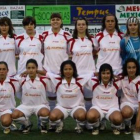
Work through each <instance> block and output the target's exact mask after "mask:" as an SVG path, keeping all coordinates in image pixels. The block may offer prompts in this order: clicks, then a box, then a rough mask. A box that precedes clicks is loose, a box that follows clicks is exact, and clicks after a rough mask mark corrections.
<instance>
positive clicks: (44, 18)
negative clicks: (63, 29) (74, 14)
mask: <svg viewBox="0 0 140 140" xmlns="http://www.w3.org/2000/svg"><path fill="white" fill-rule="evenodd" d="M52 13H60V14H61V16H62V19H63V23H64V24H70V6H69V5H56V6H54V5H49V6H48V5H47V6H43V5H41V6H40V5H39V6H38V5H36V6H29V5H27V6H26V15H28V16H33V17H35V19H36V22H37V24H38V25H43V24H50V16H51V14H52Z"/></svg>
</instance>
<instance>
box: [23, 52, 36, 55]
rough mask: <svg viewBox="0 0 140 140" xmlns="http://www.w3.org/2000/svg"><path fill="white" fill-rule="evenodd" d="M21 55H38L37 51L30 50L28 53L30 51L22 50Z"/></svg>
mask: <svg viewBox="0 0 140 140" xmlns="http://www.w3.org/2000/svg"><path fill="white" fill-rule="evenodd" d="M23 55H38V53H36V52H32V53H30V52H23Z"/></svg>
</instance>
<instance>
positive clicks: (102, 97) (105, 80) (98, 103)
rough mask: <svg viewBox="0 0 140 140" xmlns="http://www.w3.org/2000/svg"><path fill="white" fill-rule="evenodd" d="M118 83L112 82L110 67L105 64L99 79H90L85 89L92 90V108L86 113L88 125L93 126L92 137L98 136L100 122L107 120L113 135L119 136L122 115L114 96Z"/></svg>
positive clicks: (100, 70) (118, 86)
mask: <svg viewBox="0 0 140 140" xmlns="http://www.w3.org/2000/svg"><path fill="white" fill-rule="evenodd" d="M120 85H121V84H120V81H116V82H115V81H114V79H113V70H112V67H111V66H110V65H109V64H107V63H105V64H102V65H101V67H100V69H99V78H98V79H97V78H92V80H90V81H89V82H88V83H87V87H88V88H89V89H91V90H92V92H93V98H92V107H91V108H90V110H89V111H88V112H87V121H88V125H91V126H93V131H92V134H93V135H98V134H99V127H100V122H101V121H102V119H104V118H105V119H107V120H109V121H110V122H111V127H112V129H113V133H114V134H115V135H119V134H120V131H119V128H120V126H121V123H122V121H123V120H122V115H121V112H120V110H119V103H118V97H117V95H116V93H117V91H118V89H119V88H121V86H120Z"/></svg>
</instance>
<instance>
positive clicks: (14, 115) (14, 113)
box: [12, 111, 19, 119]
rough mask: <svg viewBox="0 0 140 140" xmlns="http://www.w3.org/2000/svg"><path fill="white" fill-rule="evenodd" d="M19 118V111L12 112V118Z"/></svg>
mask: <svg viewBox="0 0 140 140" xmlns="http://www.w3.org/2000/svg"><path fill="white" fill-rule="evenodd" d="M17 118H19V113H18V112H17V111H14V112H13V113H12V119H17Z"/></svg>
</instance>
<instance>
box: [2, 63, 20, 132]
mask: <svg viewBox="0 0 140 140" xmlns="http://www.w3.org/2000/svg"><path fill="white" fill-rule="evenodd" d="M7 74H8V65H7V63H6V62H3V61H0V121H1V125H2V127H3V129H4V131H3V132H4V133H5V134H8V133H9V132H10V125H11V123H12V115H11V114H12V110H13V109H14V108H15V106H16V101H15V93H17V92H18V90H19V82H18V81H17V80H14V79H11V78H8V76H7Z"/></svg>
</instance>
